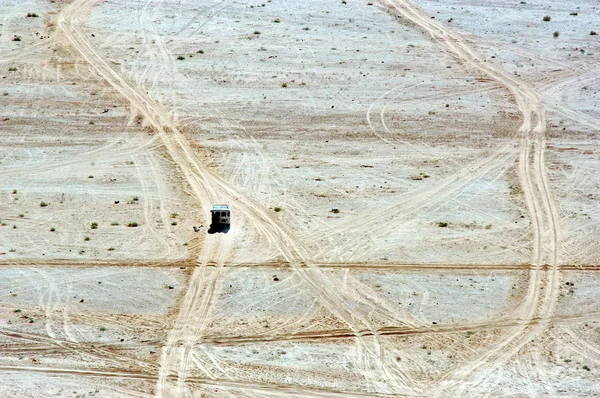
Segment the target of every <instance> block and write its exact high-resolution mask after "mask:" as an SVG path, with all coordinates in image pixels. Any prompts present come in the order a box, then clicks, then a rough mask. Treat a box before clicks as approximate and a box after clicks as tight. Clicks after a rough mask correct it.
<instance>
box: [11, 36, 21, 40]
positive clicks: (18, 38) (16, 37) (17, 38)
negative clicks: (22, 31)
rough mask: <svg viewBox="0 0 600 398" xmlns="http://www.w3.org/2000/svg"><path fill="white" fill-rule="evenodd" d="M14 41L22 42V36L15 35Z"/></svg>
mask: <svg viewBox="0 0 600 398" xmlns="http://www.w3.org/2000/svg"><path fill="white" fill-rule="evenodd" d="M12 41H21V36H17V35H14V36H13V38H12Z"/></svg>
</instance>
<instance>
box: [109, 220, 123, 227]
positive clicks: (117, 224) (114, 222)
mask: <svg viewBox="0 0 600 398" xmlns="http://www.w3.org/2000/svg"><path fill="white" fill-rule="evenodd" d="M110 225H112V226H114V227H116V226H119V225H121V224H119V222H118V221H113V222H111V223H110Z"/></svg>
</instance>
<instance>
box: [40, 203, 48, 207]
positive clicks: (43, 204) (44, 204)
mask: <svg viewBox="0 0 600 398" xmlns="http://www.w3.org/2000/svg"><path fill="white" fill-rule="evenodd" d="M46 206H48V203H46V202H40V207H46Z"/></svg>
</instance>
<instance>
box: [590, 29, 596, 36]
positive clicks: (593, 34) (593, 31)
mask: <svg viewBox="0 0 600 398" xmlns="http://www.w3.org/2000/svg"><path fill="white" fill-rule="evenodd" d="M597 34H598V33H596V31H595V30H592V31H591V32H590V36H596V35H597Z"/></svg>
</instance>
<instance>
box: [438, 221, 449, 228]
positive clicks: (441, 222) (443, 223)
mask: <svg viewBox="0 0 600 398" xmlns="http://www.w3.org/2000/svg"><path fill="white" fill-rule="evenodd" d="M447 226H448V223H447V222H443V221H440V222H439V223H438V227H440V228H446V227H447Z"/></svg>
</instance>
